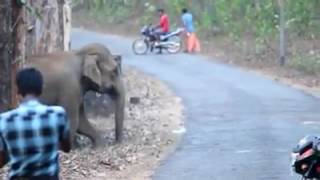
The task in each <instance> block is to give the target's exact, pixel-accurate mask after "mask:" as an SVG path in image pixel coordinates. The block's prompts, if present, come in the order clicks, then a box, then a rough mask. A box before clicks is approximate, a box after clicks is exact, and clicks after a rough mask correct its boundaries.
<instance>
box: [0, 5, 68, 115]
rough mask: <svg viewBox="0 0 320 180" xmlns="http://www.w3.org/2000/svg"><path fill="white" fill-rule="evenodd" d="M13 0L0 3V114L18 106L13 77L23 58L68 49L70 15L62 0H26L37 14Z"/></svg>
mask: <svg viewBox="0 0 320 180" xmlns="http://www.w3.org/2000/svg"><path fill="white" fill-rule="evenodd" d="M15 2H16V1H13V0H0V112H2V111H4V110H8V109H10V108H13V107H15V106H16V105H17V103H18V98H17V89H16V86H15V75H16V72H17V71H18V69H20V68H21V67H22V65H23V63H24V60H25V59H26V57H29V56H31V55H33V54H42V53H48V52H53V51H57V50H69V47H70V30H71V12H69V11H68V8H69V3H68V4H67V5H65V0H29V1H28V3H29V5H30V6H31V7H32V8H34V9H35V11H38V12H39V13H40V18H39V17H37V16H36V15H35V13H31V12H25V11H24V8H21V7H20V6H18V5H17V4H16V3H15Z"/></svg>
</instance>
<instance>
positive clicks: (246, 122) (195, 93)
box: [72, 30, 320, 180]
mask: <svg viewBox="0 0 320 180" xmlns="http://www.w3.org/2000/svg"><path fill="white" fill-rule="evenodd" d="M72 42H73V45H74V47H80V46H82V45H83V44H86V43H89V42H101V43H104V44H106V45H107V46H108V47H110V48H111V49H112V51H113V52H115V53H120V54H122V55H123V56H124V63H125V64H127V65H131V66H134V67H136V68H138V69H141V70H143V71H144V72H146V73H149V74H152V75H154V76H156V77H157V78H159V79H161V80H163V81H165V82H166V83H168V85H169V86H170V87H171V88H172V89H173V90H174V91H175V93H176V94H177V95H178V96H180V97H182V99H183V103H184V105H185V107H186V110H185V115H186V128H187V133H186V135H185V136H184V138H183V140H182V142H181V145H180V146H179V147H178V149H177V151H176V152H175V153H174V154H173V155H172V156H170V157H169V159H168V160H166V161H165V162H163V163H162V165H161V167H160V168H159V169H158V170H157V172H156V174H155V175H154V179H155V180H292V179H298V178H297V177H296V176H292V175H291V173H290V169H289V164H290V155H289V152H290V150H291V148H292V147H293V146H294V145H295V144H296V143H297V141H298V140H299V138H301V137H302V136H304V135H305V134H307V133H316V132H320V129H319V128H318V127H319V122H320V121H319V120H320V113H319V110H318V109H319V107H320V103H319V101H318V100H317V99H315V98H313V97H311V96H308V95H306V94H304V93H302V92H300V91H297V90H294V89H291V88H288V87H286V86H283V85H280V84H278V83H276V82H273V81H271V80H267V79H265V78H262V77H259V76H257V75H255V74H252V73H248V72H244V71H242V70H239V69H236V68H233V67H230V66H226V65H222V64H218V63H214V62H209V61H207V58H205V57H201V56H190V55H185V54H179V55H161V56H160V55H146V56H135V55H134V54H133V53H132V52H131V41H130V40H129V39H125V38H120V37H116V36H108V37H107V36H103V35H101V34H97V33H90V32H85V31H80V30H74V33H73V37H72Z"/></svg>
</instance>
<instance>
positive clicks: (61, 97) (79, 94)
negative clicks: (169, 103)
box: [24, 43, 125, 148]
mask: <svg viewBox="0 0 320 180" xmlns="http://www.w3.org/2000/svg"><path fill="white" fill-rule="evenodd" d="M120 58H121V57H120V56H115V55H112V54H111V52H110V51H109V49H108V48H107V47H105V46H104V45H102V44H98V43H91V44H88V45H86V46H84V47H82V48H81V49H79V50H74V51H69V52H53V53H48V54H39V55H34V56H32V57H30V58H28V59H27V60H26V63H25V65H24V67H34V68H36V69H38V70H39V71H40V72H41V73H42V75H43V79H44V87H43V92H42V95H41V96H40V98H39V99H40V101H41V102H42V103H44V104H47V105H60V106H62V107H64V108H65V110H66V112H67V116H68V119H69V122H70V140H71V144H72V147H73V148H74V147H75V145H76V143H75V142H76V141H75V137H76V133H79V134H82V135H85V136H87V137H89V138H90V139H91V141H92V142H93V145H94V147H97V146H98V145H101V140H102V138H101V137H100V135H99V133H98V132H97V130H96V129H94V127H93V126H92V125H91V124H90V122H89V120H88V118H87V116H86V114H85V108H84V96H85V94H86V92H88V91H94V92H98V93H106V94H108V95H109V96H110V97H111V99H112V100H113V101H114V104H115V139H116V142H121V141H122V139H123V132H122V131H123V121H124V113H125V87H124V82H123V79H122V75H121V73H120V71H121V69H120V68H119V65H118V63H117V62H119V59H120Z"/></svg>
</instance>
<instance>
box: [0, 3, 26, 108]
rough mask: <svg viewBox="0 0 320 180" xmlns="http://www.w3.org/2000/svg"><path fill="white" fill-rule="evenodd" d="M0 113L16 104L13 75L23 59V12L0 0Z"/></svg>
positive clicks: (18, 7)
mask: <svg viewBox="0 0 320 180" xmlns="http://www.w3.org/2000/svg"><path fill="white" fill-rule="evenodd" d="M0 2H1V3H0V4H1V6H0V27H1V28H0V40H1V42H0V84H1V85H0V112H2V111H5V110H8V109H10V108H13V107H15V106H16V105H17V103H18V98H17V89H16V86H15V83H14V82H15V81H14V80H15V75H16V72H17V71H18V69H19V68H20V67H21V66H22V64H23V61H24V57H25V54H24V52H25V50H24V48H25V33H24V32H25V30H24V27H25V26H24V20H23V17H24V10H23V9H22V8H21V7H20V6H18V5H17V4H16V3H15V1H11V0H0Z"/></svg>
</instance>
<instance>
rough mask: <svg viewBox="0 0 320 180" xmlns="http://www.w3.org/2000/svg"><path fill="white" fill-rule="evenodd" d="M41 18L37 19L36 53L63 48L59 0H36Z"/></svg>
mask: <svg viewBox="0 0 320 180" xmlns="http://www.w3.org/2000/svg"><path fill="white" fill-rule="evenodd" d="M34 5H35V6H36V7H37V8H38V9H39V10H40V15H41V19H39V18H37V19H36V24H35V31H36V34H35V35H36V44H37V45H36V50H35V53H36V54H43V53H48V52H53V51H57V50H63V40H62V38H61V30H60V27H61V26H60V25H59V6H58V2H57V0H35V4H34Z"/></svg>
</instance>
